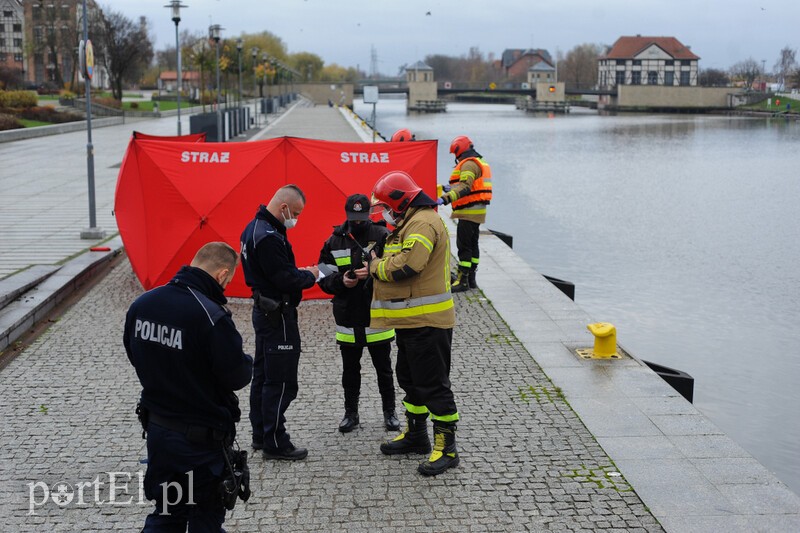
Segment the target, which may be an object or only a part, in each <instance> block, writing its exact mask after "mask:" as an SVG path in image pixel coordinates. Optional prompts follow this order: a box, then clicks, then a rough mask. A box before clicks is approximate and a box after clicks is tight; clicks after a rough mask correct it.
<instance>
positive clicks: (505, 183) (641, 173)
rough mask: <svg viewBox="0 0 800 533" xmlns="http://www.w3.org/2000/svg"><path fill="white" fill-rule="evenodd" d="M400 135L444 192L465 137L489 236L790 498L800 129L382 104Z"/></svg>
mask: <svg viewBox="0 0 800 533" xmlns="http://www.w3.org/2000/svg"><path fill="white" fill-rule="evenodd" d="M355 109H356V111H357V112H358V113H359V114H360V115H361V116H362V117H369V116H370V113H371V112H372V106H371V105H369V106H367V105H365V104H363V103H362V102H360V101H358V102H356V105H355ZM401 127H408V128H409V129H411V130H412V131H413V132H414V133H415V134H416V136H417V138H419V139H438V141H439V149H438V172H439V183H445V182H446V180H447V177H448V176H449V173H450V170H451V169H452V166H453V159H452V156H451V155H450V154H448V148H449V145H450V141H451V140H452V139H453V137H455V136H457V135H464V134H466V135H469V136H470V137H471V139H472V140H473V142H474V143H475V147H476V149H477V150H478V152H480V153H481V154H482V155H483V156H484V157H485V158H486V159H487V161H488V162H489V163H490V164H491V166H492V173H493V184H494V200H493V201H492V206H491V208H490V211H489V216H488V221H487V224H486V225H487V227H488V228H490V229H493V230H499V231H502V232H504V233H508V234H511V235H513V237H514V250H515V251H516V252H517V253H518V254H520V256H521V257H523V258H524V259H525V260H526V261H528V263H530V264H531V265H532V266H533V267H534V268H535V269H536V270H538V271H539V272H541V273H543V274H548V275H550V276H554V277H557V278H561V279H565V280H569V281H571V282H573V283H574V284H575V286H576V298H575V299H576V302H577V303H578V304H580V306H581V307H582V308H583V309H585V310H586V311H587V312H588V313H589V314H590V315H591V316H592V318H593V319H595V320H598V321H604V322H611V323H613V324H614V325H615V326H616V327H617V332H618V333H617V335H618V341H619V342H620V344H621V345H622V346H623V347H624V348H625V349H626V350H628V351H629V352H631V353H633V354H635V355H636V356H637V357H639V358H642V359H647V360H649V361H652V362H655V363H659V364H661V365H665V366H669V367H673V368H677V369H680V370H683V371H685V372H688V373H689V374H691V375H692V376H693V377H694V378H695V391H694V404H695V406H696V407H697V408H698V409H700V410H701V411H702V412H703V413H704V414H706V415H707V416H708V417H709V418H711V420H713V421H714V422H715V423H716V424H717V426H719V427H720V429H722V430H723V431H725V432H726V433H727V434H728V435H730V436H731V437H732V438H733V439H734V440H736V441H737V442H738V443H739V444H740V445H741V446H743V447H744V448H745V449H747V450H748V451H749V452H750V453H752V454H753V455H754V456H755V457H756V458H757V459H758V460H759V461H760V462H761V463H762V464H764V465H765V466H766V467H767V468H769V469H770V470H772V471H773V472H775V474H776V475H777V476H778V477H779V478H780V479H781V480H782V481H784V482H785V483H786V484H787V485H789V486H790V487H791V488H792V489H793V490H794V491H795V492H798V493H800V414H798V411H799V410H800V215H798V210H800V123H798V122H786V121H784V119H779V120H768V119H751V118H738V117H720V116H692V115H634V114H630V115H618V116H599V115H598V114H597V113H596V112H591V111H588V110H583V109H578V110H573V113H571V114H569V115H567V116H555V117H547V116H532V115H527V114H526V113H524V112H523V111H518V110H516V109H515V108H514V106H513V105H497V104H458V103H450V104H448V108H447V113H441V114H427V115H425V114H419V115H406V113H405V101H404V100H392V99H382V100H381V101H380V102H379V103H378V105H377V128H378V130H379V131H380V132H381V133H382V134H383V135H384V136H386V137H389V136H390V135H391V134H392V132H394V131H395V130H396V129H398V128H401ZM478 277H479V278H480V273H479V274H478Z"/></svg>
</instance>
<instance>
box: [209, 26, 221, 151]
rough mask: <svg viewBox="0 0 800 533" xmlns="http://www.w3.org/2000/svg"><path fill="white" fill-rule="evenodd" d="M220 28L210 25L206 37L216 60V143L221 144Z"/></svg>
mask: <svg viewBox="0 0 800 533" xmlns="http://www.w3.org/2000/svg"><path fill="white" fill-rule="evenodd" d="M221 31H222V28H221V27H220V25H219V24H212V25H211V26H209V27H208V35H209V37H211V39H212V40H213V41H214V43H215V44H216V46H215V47H214V48H215V49H216V58H217V141H218V142H223V141H224V140H225V137H224V135H223V134H222V110H221V109H220V107H219V104H220V101H221V95H220V83H219V39H220V32H221Z"/></svg>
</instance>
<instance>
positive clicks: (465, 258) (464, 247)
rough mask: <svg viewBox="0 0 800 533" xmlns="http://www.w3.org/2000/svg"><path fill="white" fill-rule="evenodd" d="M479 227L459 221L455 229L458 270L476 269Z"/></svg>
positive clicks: (478, 257) (479, 254)
mask: <svg viewBox="0 0 800 533" xmlns="http://www.w3.org/2000/svg"><path fill="white" fill-rule="evenodd" d="M480 235H481V225H480V224H478V223H477V222H470V221H469V220H463V219H459V221H458V228H457V229H456V247H457V248H458V268H459V269H461V270H464V271H467V270H470V269H475V268H477V267H478V259H480V256H481V252H480V250H479V249H478V238H479V237H480Z"/></svg>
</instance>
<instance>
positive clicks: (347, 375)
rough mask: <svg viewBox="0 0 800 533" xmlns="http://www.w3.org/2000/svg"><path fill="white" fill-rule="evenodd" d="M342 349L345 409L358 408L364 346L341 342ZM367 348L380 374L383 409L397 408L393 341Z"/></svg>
mask: <svg viewBox="0 0 800 533" xmlns="http://www.w3.org/2000/svg"><path fill="white" fill-rule="evenodd" d="M339 349H340V350H341V351H342V388H343V389H344V407H345V409H350V410H356V409H358V397H359V395H360V394H361V354H362V352H363V351H364V348H363V347H361V346H359V345H351V344H340V345H339ZM367 350H368V351H369V355H370V357H371V358H372V366H374V367H375V373H376V374H377V375H378V390H379V391H380V393H381V400H382V403H383V410H384V411H386V410H389V409H392V410H393V409H394V408H395V402H394V376H393V374H392V359H391V353H392V343H390V342H384V343H381V344H368V345H367Z"/></svg>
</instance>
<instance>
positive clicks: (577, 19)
mask: <svg viewBox="0 0 800 533" xmlns="http://www.w3.org/2000/svg"><path fill="white" fill-rule="evenodd" d="M98 3H99V4H100V5H101V6H102V7H103V8H104V9H106V8H109V7H110V8H111V9H113V10H116V11H121V12H122V13H124V14H126V15H127V16H129V17H130V18H134V19H136V18H138V17H139V16H142V15H144V16H146V17H147V18H148V19H149V20H150V24H151V28H152V32H153V34H154V36H155V38H156V49H160V48H163V47H165V46H166V45H169V44H174V40H175V26H174V24H173V23H172V20H171V18H170V10H169V9H167V8H164V7H163V6H164V5H165V4H166V3H167V0H155V1H154V0H98ZM183 3H184V4H185V5H188V8H186V9H183V10H182V11H181V23H180V28H181V29H184V28H185V29H189V30H191V31H201V32H207V31H208V26H209V24H212V23H213V24H220V25H221V26H222V27H223V28H224V29H225V30H224V32H223V36H224V37H232V38H235V37H238V36H239V35H240V34H241V33H243V32H245V33H255V32H259V31H262V30H267V31H269V32H271V33H273V34H274V35H276V36H278V37H280V38H281V39H282V40H283V42H284V43H285V44H286V47H287V49H288V52H289V53H294V52H312V53H314V54H317V55H319V56H320V57H322V59H323V60H324V61H325V63H326V64H330V63H337V64H339V65H341V66H345V67H351V66H352V67H355V66H358V67H360V68H361V69H362V70H364V71H365V72H368V73H369V72H370V65H371V49H372V47H374V49H375V52H376V56H377V68H378V71H379V72H382V73H384V74H390V75H394V74H397V71H398V68H399V67H400V65H402V64H406V63H408V64H410V63H413V62H415V61H417V60H420V59H423V58H424V57H425V56H426V55H430V54H444V55H450V56H462V55H466V54H467V52H468V51H469V49H470V47H478V48H479V49H480V51H481V52H482V53H483V54H484V56H485V57H487V56H488V55H489V54H490V53H492V54H494V56H495V57H496V58H497V57H499V56H500V54H501V53H502V51H503V50H504V49H506V48H529V47H534V48H544V49H547V50H548V51H550V53H551V54H553V55H555V54H556V52H557V51H559V50H560V51H562V52H565V53H566V52H567V51H569V50H570V49H571V48H572V47H574V46H576V45H578V44H582V43H587V42H588V43H600V44H608V45H610V44H613V43H614V41H615V40H616V39H617V38H618V37H620V36H622V35H636V34H641V35H647V36H674V37H676V38H677V39H678V40H679V41H681V42H682V43H683V44H685V45H688V46H691V48H692V51H693V52H694V53H695V54H697V55H698V56H700V68H722V69H727V68H728V67H730V66H731V65H733V64H734V63H736V62H737V61H741V60H743V59H747V58H749V57H752V58H754V59H756V60H757V61H758V62H759V63H760V62H761V60H766V67H767V70H768V71H770V70H772V66H773V65H774V64H775V62H776V61H777V60H778V55H779V52H780V50H781V48H783V47H784V46H786V45H789V46H790V47H792V48H794V49H798V48H800V0H750V1H748V0H547V1H542V0H391V1H390V0H283V1H280V2H277V1H275V0H183Z"/></svg>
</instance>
